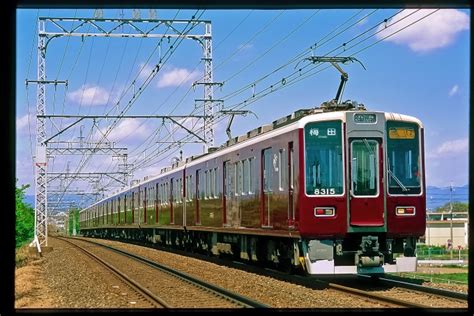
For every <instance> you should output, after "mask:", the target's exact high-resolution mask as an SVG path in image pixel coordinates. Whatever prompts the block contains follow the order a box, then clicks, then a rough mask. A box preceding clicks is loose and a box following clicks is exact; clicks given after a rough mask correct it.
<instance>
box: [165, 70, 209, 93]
mask: <svg viewBox="0 0 474 316" xmlns="http://www.w3.org/2000/svg"><path fill="white" fill-rule="evenodd" d="M199 77H200V74H199V72H198V71H193V72H191V71H189V70H188V69H186V68H173V69H171V70H169V71H167V72H166V73H164V74H163V75H161V76H160V79H159V80H158V83H157V87H158V88H164V87H173V86H179V85H181V84H184V83H187V82H190V81H194V80H196V79H197V78H199Z"/></svg>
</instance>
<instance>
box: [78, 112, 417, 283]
mask: <svg viewBox="0 0 474 316" xmlns="http://www.w3.org/2000/svg"><path fill="white" fill-rule="evenodd" d="M423 147H424V145H423V126H422V123H421V122H420V121H419V120H418V119H416V118H414V117H411V116H406V115H401V114H395V113H386V112H373V111H366V110H365V108H363V107H362V106H357V105H356V106H354V105H352V106H347V104H346V107H345V108H344V110H340V109H339V108H337V109H335V108H329V107H325V106H324V105H323V106H322V107H321V108H317V109H306V110H299V111H297V112H295V113H293V114H291V115H288V116H287V117H284V118H282V119H279V120H277V121H274V122H273V123H272V124H269V125H264V126H261V127H259V128H257V129H255V130H252V131H250V132H248V133H247V134H246V135H243V136H240V137H235V138H233V139H231V140H229V141H227V142H226V144H225V145H223V146H221V147H219V148H212V149H211V150H209V152H208V153H206V154H203V155H201V156H198V157H191V158H187V159H186V160H185V161H178V162H177V163H175V164H174V165H173V166H172V167H169V168H165V169H163V170H162V171H161V173H160V174H159V175H157V176H153V177H149V178H148V179H145V180H144V181H142V182H140V183H135V184H134V185H132V186H131V187H129V188H126V189H124V190H123V191H121V192H118V193H116V194H114V195H113V196H110V197H108V198H105V199H103V200H101V201H99V202H97V203H95V204H93V205H91V206H90V207H88V208H86V209H84V210H82V211H81V212H80V221H81V223H80V226H81V234H83V235H85V236H94V237H104V238H120V239H124V240H141V241H145V242H147V243H158V244H161V245H167V246H170V247H176V248H180V249H186V250H190V251H194V252H203V253H208V254H214V255H228V256H232V257H233V258H234V259H235V260H244V261H257V262H261V263H264V264H270V265H277V266H278V267H281V268H284V269H304V270H305V271H306V272H307V273H309V274H338V273H339V274H352V273H384V272H402V271H415V270H416V263H417V262H416V256H415V248H416V241H417V238H418V237H420V236H422V235H423V234H424V232H425V205H426V199H425V192H426V191H425V180H424V179H425V177H424V148H423Z"/></svg>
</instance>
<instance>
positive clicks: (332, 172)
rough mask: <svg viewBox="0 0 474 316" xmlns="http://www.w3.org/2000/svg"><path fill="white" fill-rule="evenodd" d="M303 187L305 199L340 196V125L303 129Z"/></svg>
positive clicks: (322, 124)
mask: <svg viewBox="0 0 474 316" xmlns="http://www.w3.org/2000/svg"><path fill="white" fill-rule="evenodd" d="M305 165H306V167H305V174H306V177H305V187H306V194H307V195H335V194H342V193H343V163H342V132H341V122H340V121H327V122H313V123H308V124H306V126H305Z"/></svg>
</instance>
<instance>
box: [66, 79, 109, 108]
mask: <svg viewBox="0 0 474 316" xmlns="http://www.w3.org/2000/svg"><path fill="white" fill-rule="evenodd" d="M67 98H68V99H69V100H71V101H72V102H74V103H77V104H82V105H84V106H94V105H105V104H107V101H108V100H109V93H108V92H107V90H105V89H104V88H101V87H99V86H92V85H89V84H85V85H82V87H81V88H79V89H77V90H75V91H73V92H69V93H68V94H67ZM81 102H82V103H81Z"/></svg>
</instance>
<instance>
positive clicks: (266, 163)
mask: <svg viewBox="0 0 474 316" xmlns="http://www.w3.org/2000/svg"><path fill="white" fill-rule="evenodd" d="M262 158H263V166H262V167H263V191H264V192H271V191H272V178H271V177H272V174H273V173H272V149H271V148H267V149H264V150H263V153H262Z"/></svg>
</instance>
